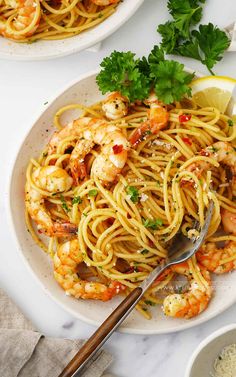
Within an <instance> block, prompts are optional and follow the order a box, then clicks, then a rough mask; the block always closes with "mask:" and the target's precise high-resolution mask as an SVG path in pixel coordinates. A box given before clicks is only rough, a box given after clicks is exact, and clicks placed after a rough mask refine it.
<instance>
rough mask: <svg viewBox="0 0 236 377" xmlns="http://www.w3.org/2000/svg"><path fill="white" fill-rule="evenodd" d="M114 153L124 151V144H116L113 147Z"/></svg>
mask: <svg viewBox="0 0 236 377" xmlns="http://www.w3.org/2000/svg"><path fill="white" fill-rule="evenodd" d="M112 149H113V152H114V154H119V153H121V152H122V151H123V145H114V147H112Z"/></svg>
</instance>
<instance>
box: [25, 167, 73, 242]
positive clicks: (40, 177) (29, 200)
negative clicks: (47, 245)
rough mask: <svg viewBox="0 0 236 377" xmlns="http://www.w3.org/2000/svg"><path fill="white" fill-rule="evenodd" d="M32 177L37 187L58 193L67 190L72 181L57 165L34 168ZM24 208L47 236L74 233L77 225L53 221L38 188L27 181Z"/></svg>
mask: <svg viewBox="0 0 236 377" xmlns="http://www.w3.org/2000/svg"><path fill="white" fill-rule="evenodd" d="M32 179H33V181H34V183H35V185H36V186H37V187H39V189H44V190H47V191H49V192H50V193H54V192H55V193H60V192H64V191H68V190H69V189H70V188H71V186H72V183H73V179H72V178H71V177H70V176H69V175H68V173H67V172H66V171H65V170H64V169H62V168H59V167H58V166H44V167H40V168H37V169H36V170H34V172H33V174H32ZM25 203H26V209H27V211H28V213H29V215H30V217H31V218H32V220H34V221H35V223H36V224H37V228H38V230H39V231H40V232H42V233H45V234H46V235H47V236H49V237H53V236H56V237H63V236H67V235H71V234H76V233H77V230H78V227H77V226H76V225H74V224H71V223H69V222H64V223H63V222H61V223H59V222H54V221H53V220H52V218H51V217H50V216H49V214H48V212H47V209H46V207H45V203H44V196H43V194H42V193H41V192H40V190H37V189H35V188H34V187H32V186H31V185H30V183H29V182H27V183H26V186H25Z"/></svg>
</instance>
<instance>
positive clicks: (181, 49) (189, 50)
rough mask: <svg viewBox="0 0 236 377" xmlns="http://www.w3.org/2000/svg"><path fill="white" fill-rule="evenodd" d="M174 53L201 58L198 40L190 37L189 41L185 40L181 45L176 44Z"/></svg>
mask: <svg viewBox="0 0 236 377" xmlns="http://www.w3.org/2000/svg"><path fill="white" fill-rule="evenodd" d="M174 53H175V54H176V55H182V56H186V57H187V58H192V59H196V60H200V61H201V60H202V58H201V56H200V53H199V45H198V41H197V40H196V39H192V40H191V41H187V42H185V43H183V44H182V45H179V46H177V47H176V48H175V51H174Z"/></svg>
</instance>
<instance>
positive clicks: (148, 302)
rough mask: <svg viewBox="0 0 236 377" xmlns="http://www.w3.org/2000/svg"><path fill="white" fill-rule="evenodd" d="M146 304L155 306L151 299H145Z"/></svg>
mask: <svg viewBox="0 0 236 377" xmlns="http://www.w3.org/2000/svg"><path fill="white" fill-rule="evenodd" d="M144 302H145V304H146V305H150V306H155V305H156V304H155V302H153V301H151V300H145V301H144Z"/></svg>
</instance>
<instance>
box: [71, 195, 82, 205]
mask: <svg viewBox="0 0 236 377" xmlns="http://www.w3.org/2000/svg"><path fill="white" fill-rule="evenodd" d="M82 201H83V199H82V198H81V197H80V196H75V197H74V198H73V199H72V204H81V203H82Z"/></svg>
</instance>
